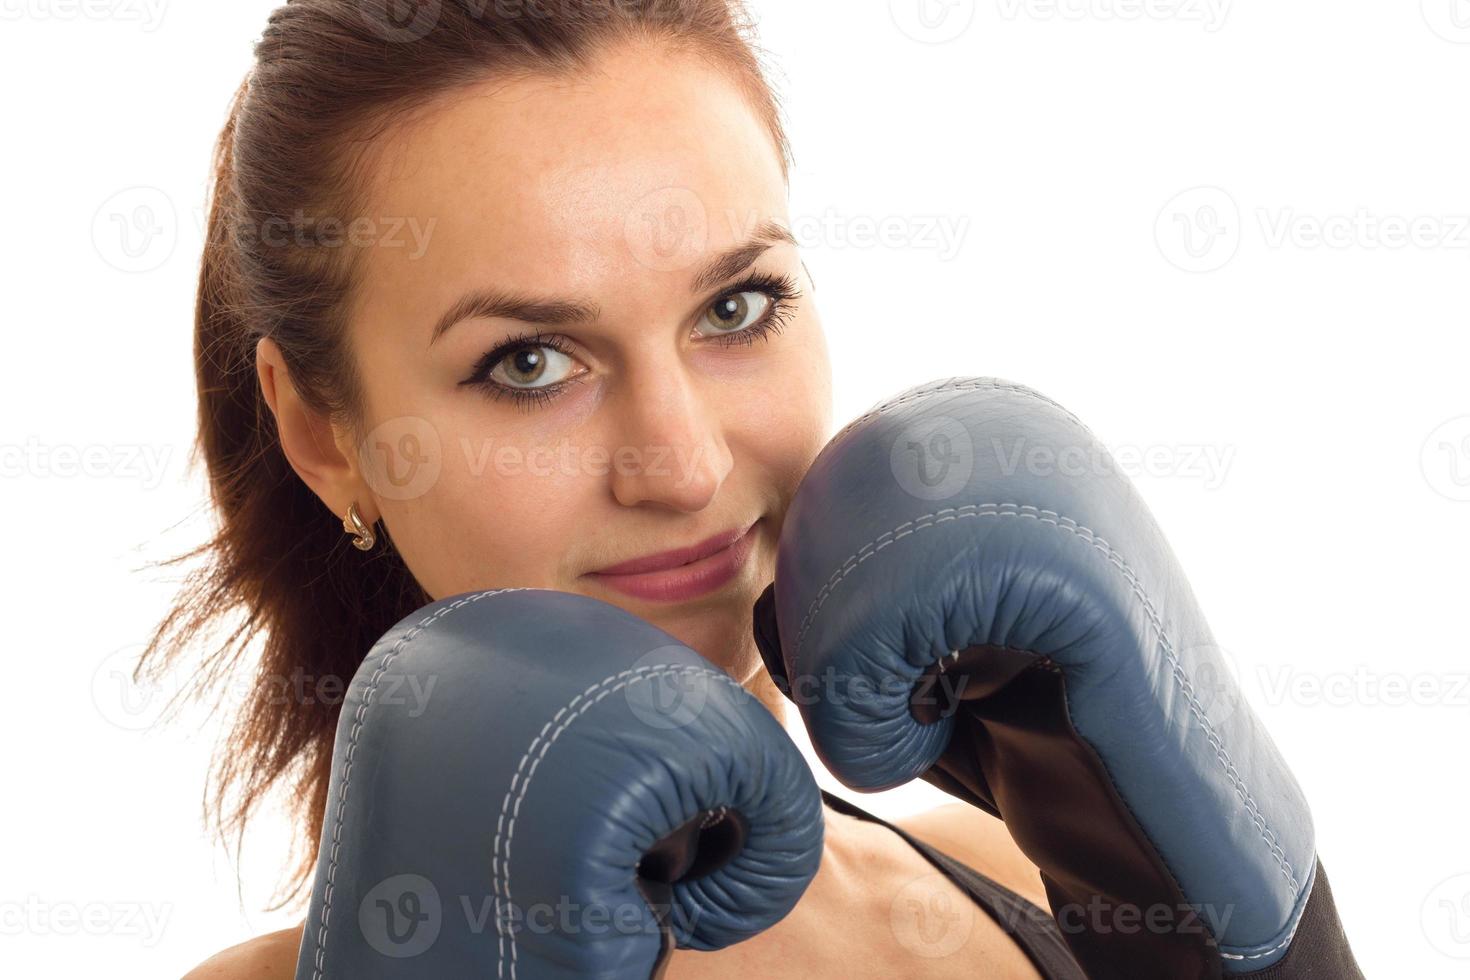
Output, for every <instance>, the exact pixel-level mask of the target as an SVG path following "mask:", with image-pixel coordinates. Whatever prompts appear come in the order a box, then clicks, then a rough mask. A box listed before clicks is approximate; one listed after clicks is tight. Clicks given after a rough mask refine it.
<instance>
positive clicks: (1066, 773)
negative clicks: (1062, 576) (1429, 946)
mask: <svg viewBox="0 0 1470 980" xmlns="http://www.w3.org/2000/svg"><path fill="white" fill-rule="evenodd" d="M945 671H946V672H947V673H948V674H949V675H950V678H949V683H948V684H945V685H939V684H935V683H933V682H934V680H935V676H934V675H935V674H937V673H938V669H937V668H936V669H935V670H933V671H931V672H930V675H928V676H927V677H926V678H925V683H921V684H920V685H918V686H917V687H916V688H915V699H916V703H915V704H914V705H913V707H912V710H913V712H914V715H915V717H917V718H919V719H920V720H924V721H933V720H934V719H935V718H937V717H939V716H942V715H947V714H951V713H953V714H954V715H955V729H954V734H953V737H952V738H951V740H950V745H949V748H948V749H946V751H945V753H944V755H943V756H941V757H940V759H939V761H938V762H937V763H935V765H934V766H933V767H932V768H931V769H930V770H929V771H928V772H926V773H925V774H924V776H923V778H924V779H925V780H926V781H927V782H929V783H932V784H933V785H935V786H938V787H939V788H940V789H942V790H944V791H945V792H947V793H950V794H951V795H953V796H957V797H959V798H960V799H962V800H966V801H967V802H970V803H972V804H974V805H975V806H978V807H980V808H982V809H985V810H987V811H989V812H992V813H996V814H997V815H999V816H1000V817H1001V818H1002V819H1004V820H1005V822H1006V827H1007V829H1008V830H1009V831H1010V832H1011V835H1012V837H1013V838H1014V839H1015V841H1016V843H1017V845H1018V846H1019V847H1020V848H1021V850H1022V851H1023V852H1024V853H1025V854H1026V856H1027V857H1028V858H1030V859H1031V861H1032V862H1033V863H1035V864H1036V865H1037V866H1038V867H1039V868H1040V869H1041V873H1042V881H1043V883H1044V884H1045V886H1046V892H1047V898H1048V900H1049V902H1050V904H1051V910H1052V915H1053V917H1054V918H1055V919H1056V920H1057V924H1058V926H1059V927H1060V928H1061V931H1062V935H1063V938H1064V939H1065V940H1066V941H1067V944H1068V946H1069V947H1070V948H1071V950H1072V953H1073V956H1074V957H1076V959H1077V962H1078V963H1079V964H1080V965H1081V966H1082V967H1083V969H1084V970H1086V971H1087V974H1088V976H1089V977H1092V978H1093V980H1113V978H1117V980H1142V978H1159V980H1190V978H1201V980H1218V978H1221V977H1224V976H1229V974H1226V973H1225V972H1224V963H1223V959H1222V956H1221V954H1220V951H1219V949H1218V947H1217V946H1216V941H1215V937H1214V935H1213V934H1212V932H1211V930H1210V924H1209V921H1208V912H1209V910H1206V912H1207V914H1206V916H1201V915H1199V914H1196V913H1194V912H1193V911H1192V910H1191V908H1190V904H1189V902H1188V901H1187V899H1186V898H1185V896H1184V894H1183V892H1182V890H1181V888H1180V886H1179V884H1178V883H1177V881H1175V879H1174V876H1173V875H1172V873H1171V872H1170V871H1169V869H1168V867H1167V866H1166V865H1165V864H1164V862H1163V859H1162V858H1161V856H1160V855H1159V852H1158V850H1157V849H1156V848H1155V846H1154V845H1153V843H1152V842H1151V841H1150V840H1149V839H1148V836H1147V834H1145V833H1144V831H1143V829H1142V827H1140V826H1139V824H1138V822H1137V820H1136V819H1135V818H1134V816H1133V814H1132V812H1131V810H1130V809H1129V807H1128V805H1127V803H1126V802H1125V801H1124V800H1123V799H1122V798H1121V797H1120V796H1119V795H1118V793H1117V792H1116V790H1115V789H1114V787H1113V783H1112V780H1111V777H1110V776H1109V775H1108V772H1107V769H1106V767H1105V766H1104V764H1103V762H1102V760H1101V759H1100V758H1099V757H1098V755H1097V753H1096V752H1095V751H1094V750H1093V749H1092V747H1091V746H1090V745H1088V744H1087V742H1085V741H1084V740H1083V739H1082V737H1081V736H1080V735H1078V734H1077V731H1076V729H1075V728H1074V727H1073V726H1072V722H1071V719H1070V717H1069V715H1068V712H1067V699H1066V684H1065V677H1064V676H1063V674H1062V672H1061V670H1060V669H1059V668H1057V667H1055V666H1054V665H1053V664H1051V662H1050V661H1048V660H1046V659H1045V658H1042V657H1038V656H1037V655H1036V654H1033V653H1030V652H1027V651H1021V650H1010V649H1004V648H998V647H970V648H967V649H965V650H963V651H961V652H960V656H959V657H958V658H956V660H954V661H948V662H947V663H946V664H945ZM956 675H958V676H959V677H961V678H962V680H963V683H960V684H956V683H955V677H956ZM933 690H944V691H952V692H957V699H956V700H953V701H952V702H950V703H944V702H942V701H941V702H939V703H937V704H936V702H935V699H934V698H932V697H929V698H926V697H924V696H923V695H924V693H925V692H928V691H933ZM1151 909H1160V910H1161V911H1162V912H1166V913H1167V916H1165V915H1162V914H1161V915H1160V916H1159V919H1158V920H1156V921H1161V922H1162V921H1163V920H1164V919H1165V918H1167V921H1168V925H1167V927H1164V928H1147V927H1143V928H1134V929H1131V930H1128V929H1124V928H1121V927H1119V923H1121V922H1122V921H1123V920H1122V919H1121V918H1117V919H1116V920H1114V919H1110V916H1120V915H1121V914H1125V913H1126V914H1127V915H1128V916H1129V919H1130V920H1131V921H1132V922H1135V923H1142V922H1144V921H1146V920H1145V918H1144V916H1145V914H1147V913H1148V912H1149V910H1151ZM1099 923H1101V924H1099ZM1277 970H1280V971H1283V972H1273V971H1277ZM1235 976H1243V977H1250V978H1252V980H1307V978H1313V980H1315V978H1327V977H1334V978H1345V980H1355V978H1356V980H1361V977H1362V974H1361V972H1360V971H1359V969H1358V967H1357V965H1356V963H1354V961H1353V957H1352V952H1351V950H1350V949H1349V947H1348V944H1347V939H1346V937H1345V936H1344V935H1343V932H1342V927H1341V924H1340V923H1339V921H1338V918H1337V912H1336V909H1335V908H1334V906H1333V904H1332V893H1331V890H1330V889H1329V888H1328V887H1327V886H1326V876H1325V874H1323V873H1322V872H1321V866H1320V863H1319V865H1318V880H1317V884H1316V885H1315V886H1314V888H1313V891H1312V894H1311V895H1310V896H1309V897H1308V901H1307V905H1306V908H1305V909H1304V911H1303V913H1302V919H1301V921H1300V923H1299V925H1298V927H1297V931H1296V934H1295V936H1294V938H1293V941H1292V944H1291V948H1290V950H1289V951H1288V953H1287V955H1286V957H1284V958H1283V959H1282V960H1281V961H1279V962H1278V963H1277V964H1276V965H1275V966H1273V967H1271V968H1268V969H1266V970H1262V971H1258V972H1256V973H1251V974H1236V975H1235Z"/></svg>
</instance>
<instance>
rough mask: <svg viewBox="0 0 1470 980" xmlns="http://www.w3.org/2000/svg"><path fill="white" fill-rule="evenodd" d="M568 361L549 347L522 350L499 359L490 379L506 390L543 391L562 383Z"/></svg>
mask: <svg viewBox="0 0 1470 980" xmlns="http://www.w3.org/2000/svg"><path fill="white" fill-rule="evenodd" d="M571 367H572V359H571V358H570V357H568V356H567V355H565V354H563V353H562V352H561V351H559V350H556V349H555V348H552V347H522V348H519V349H518V350H514V351H512V352H511V353H509V354H507V355H505V356H504V357H502V358H501V359H500V360H499V361H497V362H496V363H495V367H494V368H493V369H491V371H490V377H491V378H492V379H493V380H495V381H498V382H499V383H500V384H502V385H505V386H506V387H507V388H545V387H548V386H550V385H554V384H557V383H558V382H561V381H565V380H566V378H567V375H568V373H569V369H570V368H571Z"/></svg>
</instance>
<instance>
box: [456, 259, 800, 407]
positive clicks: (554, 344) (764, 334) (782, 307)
mask: <svg viewBox="0 0 1470 980" xmlns="http://www.w3.org/2000/svg"><path fill="white" fill-rule="evenodd" d="M744 292H761V293H765V294H766V295H767V296H768V297H770V300H771V304H770V306H768V307H767V308H766V311H765V313H764V314H762V316H761V318H760V319H759V320H757V321H756V322H755V323H752V324H751V325H750V326H748V327H745V328H744V329H742V330H740V331H738V332H736V333H731V334H723V335H721V336H718V337H715V338H713V342H714V343H716V344H719V345H720V346H721V347H734V346H736V345H739V346H742V347H749V346H751V345H752V344H754V343H755V342H756V340H757V339H765V340H769V339H770V338H771V337H772V336H775V335H777V334H779V333H781V331H782V330H784V329H786V324H787V323H788V322H789V320H790V318H791V315H792V313H794V312H795V307H794V306H793V305H792V301H793V300H796V299H799V298H800V297H801V293H800V292H798V290H797V288H796V280H795V279H794V278H792V277H791V276H772V275H767V274H766V273H755V274H754V275H751V276H749V277H747V278H746V279H745V280H743V281H742V282H738V283H736V284H735V285H733V286H731V287H729V288H728V289H726V290H724V291H723V292H721V293H720V295H719V296H717V297H715V299H714V300H712V301H711V302H710V303H709V304H708V305H707V306H706V307H705V309H706V310H708V309H709V307H710V306H713V305H714V304H715V303H717V302H719V301H720V300H723V299H726V298H728V297H730V296H734V295H737V294H739V293H744ZM701 315H702V314H701ZM535 347H545V348H547V349H549V350H554V351H556V352H558V353H560V354H562V355H564V356H566V357H571V356H572V351H571V349H570V348H569V347H568V346H567V344H566V342H565V341H563V340H562V339H561V338H560V337H558V336H557V335H556V334H543V333H540V332H537V333H523V334H519V335H517V336H515V337H512V338H510V339H509V340H507V341H506V342H505V343H503V344H500V345H498V346H497V347H495V348H494V349H492V350H490V351H489V352H487V353H486V354H485V355H484V356H483V357H481V358H480V359H479V361H477V362H476V363H475V369H474V371H472V372H471V373H470V376H469V377H468V378H466V379H465V380H464V381H461V382H460V384H462V385H471V386H474V387H476V388H479V389H481V390H482V391H484V392H485V393H486V394H488V395H489V396H490V397H492V398H494V399H495V400H496V401H499V400H500V399H501V398H505V397H509V398H511V399H513V400H514V401H515V402H516V403H517V404H518V405H520V406H521V407H523V408H526V409H532V408H535V407H537V406H539V405H541V404H544V403H546V402H548V401H551V400H552V399H553V398H556V397H557V395H559V394H560V393H561V391H562V390H563V389H565V388H568V387H570V386H571V385H574V384H580V383H581V382H579V381H575V380H573V381H559V382H557V383H556V384H554V385H545V386H544V387H541V388H511V387H509V386H507V385H503V384H500V383H499V382H498V381H491V380H490V372H491V371H493V370H495V366H496V365H497V364H499V363H500V362H501V361H503V360H505V358H507V357H508V356H510V355H511V354H514V353H515V352H517V351H519V350H524V349H526V348H535Z"/></svg>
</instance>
